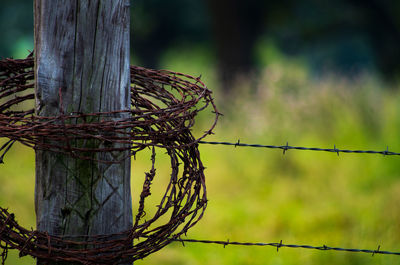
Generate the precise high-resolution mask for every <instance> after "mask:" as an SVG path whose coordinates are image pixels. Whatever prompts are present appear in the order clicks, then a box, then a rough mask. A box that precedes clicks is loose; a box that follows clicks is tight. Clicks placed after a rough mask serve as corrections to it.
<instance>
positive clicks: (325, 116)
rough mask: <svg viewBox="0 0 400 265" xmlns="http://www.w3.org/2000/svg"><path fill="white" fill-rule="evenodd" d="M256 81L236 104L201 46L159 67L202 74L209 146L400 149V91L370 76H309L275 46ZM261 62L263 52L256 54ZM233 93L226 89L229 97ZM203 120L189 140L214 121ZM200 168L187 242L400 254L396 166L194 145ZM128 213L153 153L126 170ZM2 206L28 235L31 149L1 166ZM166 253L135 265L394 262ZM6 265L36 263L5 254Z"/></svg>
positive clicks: (163, 178) (239, 93)
mask: <svg viewBox="0 0 400 265" xmlns="http://www.w3.org/2000/svg"><path fill="white" fill-rule="evenodd" d="M263 52H265V53H266V54H267V55H268V57H269V58H276V59H274V60H271V61H269V62H268V64H267V62H264V63H262V65H263V67H262V68H261V70H260V72H259V73H258V75H259V78H258V79H257V80H255V81H249V80H239V81H238V84H237V86H236V87H235V88H233V90H234V91H235V94H234V95H235V96H232V95H225V94H224V92H223V91H220V90H218V84H217V81H216V73H215V67H214V65H215V62H213V61H212V56H211V55H210V54H208V53H207V51H206V49H203V48H200V47H199V48H194V49H191V50H185V49H183V48H179V49H176V50H171V51H170V52H167V53H166V54H165V55H164V58H163V66H164V67H163V68H167V69H170V70H174V71H181V72H185V73H188V74H193V75H196V76H198V75H199V74H200V73H202V76H203V80H204V81H205V82H206V84H208V86H209V87H210V88H211V89H214V88H215V94H216V95H215V98H216V100H217V101H218V103H219V104H218V105H219V106H220V109H221V111H222V112H223V113H224V116H223V117H222V118H221V121H220V123H219V124H218V126H217V128H216V130H215V135H213V136H210V137H208V138H207V140H215V141H232V142H236V141H237V140H238V139H239V138H240V140H241V142H246V143H261V144H275V145H281V144H286V142H289V144H292V145H298V146H310V147H312V146H315V147H329V148H332V147H333V145H334V144H335V145H336V147H337V148H349V149H376V150H385V149H386V147H387V145H389V150H391V151H400V140H399V137H398V135H397V133H398V132H399V131H400V105H399V104H398V98H399V96H400V95H399V92H398V90H399V89H398V88H396V87H389V86H388V85H386V84H383V83H381V82H380V81H379V80H378V78H377V77H376V76H374V74H372V73H365V74H363V75H360V76H357V77H355V78H354V79H352V80H349V79H344V78H341V77H340V76H337V75H335V74H334V73H332V74H331V75H325V76H322V77H318V78H316V77H314V76H312V74H311V73H310V72H309V70H308V67H307V66H306V65H304V64H303V63H302V60H301V59H297V60H289V59H288V58H282V56H279V54H277V55H275V56H271V55H270V53H277V52H276V51H274V50H273V49H272V48H271V49H270V50H268V51H263ZM259 57H260V60H263V58H264V57H263V55H262V54H261V53H260V56H259ZM232 93H233V92H232ZM211 117H212V116H211V115H210V114H207V113H205V114H202V115H200V117H199V120H198V122H197V125H196V128H195V131H194V133H195V134H196V135H199V134H200V133H201V131H203V130H204V129H206V128H207V126H208V125H209V124H210V122H211V121H210V118H211ZM200 151H201V156H202V159H203V160H204V164H205V166H206V167H207V169H206V177H207V190H208V198H209V204H208V208H207V211H206V214H205V216H204V218H203V220H202V221H200V223H198V225H197V226H195V227H194V228H193V229H192V230H190V231H189V233H188V237H190V238H198V239H211V240H213V239H215V240H226V239H229V240H231V241H249V242H279V241H280V240H283V243H287V244H311V245H324V244H325V245H328V246H340V247H349V248H368V249H376V248H377V246H378V245H380V246H381V249H382V250H389V251H398V250H400V222H399V220H400V211H398V209H399V208H400V163H399V157H394V156H386V157H384V156H380V155H368V154H364V155H362V154H360V155H358V154H340V156H337V155H336V154H333V153H321V152H309V151H295V150H292V151H288V152H287V153H286V154H285V155H284V156H283V155H282V152H281V151H277V150H265V149H252V148H241V147H237V148H232V147H226V146H208V145H201V146H200ZM163 153H164V152H163V150H158V151H157V159H158V160H157V166H158V168H157V173H158V174H159V175H157V177H156V180H155V182H154V185H153V187H152V194H153V196H152V198H151V199H150V200H149V202H148V204H147V206H148V207H149V210H148V212H151V211H152V209H153V210H154V209H155V206H156V205H157V204H158V200H159V196H160V194H161V192H162V191H163V189H164V187H165V184H166V183H167V181H168V178H169V165H168V159H167V157H166V156H165V155H164V154H163ZM132 163H133V170H132V176H133V181H132V188H133V193H134V194H133V207H134V209H136V208H137V202H138V195H139V192H140V189H141V187H142V182H143V179H144V173H143V172H145V171H148V169H149V166H150V154H149V152H141V153H139V154H138V155H137V157H136V160H133V161H132ZM0 167H1V169H0V172H1V173H0V182H1V183H2V184H1V185H0V205H1V206H3V207H10V210H11V211H13V212H14V213H15V214H16V217H17V220H18V221H19V222H20V223H21V224H22V225H24V226H26V227H35V218H34V202H33V198H34V152H33V151H32V150H29V149H27V148H25V147H23V146H21V145H18V144H16V145H15V146H14V147H13V148H12V149H11V151H10V152H9V153H8V154H7V156H6V158H5V164H4V165H1V166H0ZM185 245H186V247H182V245H181V244H177V243H176V244H175V243H173V244H171V245H170V246H168V247H166V248H164V249H162V250H161V251H159V252H157V253H155V254H152V255H151V256H149V257H148V258H146V259H144V260H142V261H137V262H135V264H150V265H151V264H167V265H168V264H171V265H172V264H184V265H197V264H249V265H250V264H252V265H257V264H285V265H291V264H311V265H312V264H363V265H364V264H398V263H399V257H396V256H388V255H375V256H374V257H371V255H368V254H357V253H342V252H322V251H316V250H315V251H314V250H304V249H284V248H283V249H280V250H279V252H277V251H276V249H275V248H268V247H235V246H227V247H226V248H223V247H222V246H215V245H201V244H190V243H187V244H185ZM8 264H34V261H33V259H31V258H29V257H24V258H22V259H18V254H17V253H16V252H11V253H10V256H9V260H8Z"/></svg>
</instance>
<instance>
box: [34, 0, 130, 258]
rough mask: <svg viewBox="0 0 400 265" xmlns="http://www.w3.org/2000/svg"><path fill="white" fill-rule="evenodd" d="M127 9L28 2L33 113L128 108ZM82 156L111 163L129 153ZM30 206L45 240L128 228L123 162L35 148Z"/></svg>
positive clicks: (81, 0) (86, 0)
mask: <svg viewBox="0 0 400 265" xmlns="http://www.w3.org/2000/svg"><path fill="white" fill-rule="evenodd" d="M129 9H130V8H129V0H112V1H111V0H108V1H104V0H91V1H90V0H76V1H64V0H35V1H34V13H35V16H34V17H35V93H36V113H37V115H38V116H57V115H60V114H61V113H62V112H64V113H65V115H68V114H69V113H71V112H81V113H92V112H109V111H113V110H122V109H129V108H130V97H129V93H130V92H129V91H130V74H129V73H130V71H129V24H130V16H129V12H130V10H129ZM59 92H61V96H60V93H59ZM60 99H62V104H61V102H60ZM124 115H126V114H123V115H121V114H120V115H118V116H113V117H108V118H109V119H120V118H123V116H124ZM96 119H98V118H96ZM73 122H76V123H79V122H82V121H81V120H76V121H73ZM86 122H90V120H89V121H86ZM43 140H44V141H46V139H43ZM70 144H73V145H74V146H76V147H92V148H93V147H96V146H98V145H100V144H102V143H99V142H96V141H79V140H77V141H74V142H72V143H70ZM84 155H87V156H91V157H92V158H95V159H101V160H108V161H115V160H120V159H122V158H123V157H125V156H127V155H129V151H123V152H108V153H105V152H103V153H86V154H84ZM35 208H36V209H35V210H36V215H37V229H38V230H41V231H47V232H48V233H49V234H52V235H96V234H108V233H116V232H121V231H124V230H127V229H130V227H131V225H132V208H131V193H130V158H127V159H124V160H123V162H121V163H118V164H111V165H110V164H104V163H100V162H95V161H90V160H81V159H76V158H72V157H70V156H68V155H63V154H59V153H54V152H51V151H45V150H37V151H36V187H35ZM38 263H39V264H42V263H44V262H42V261H39V262H38ZM52 264H58V263H52ZM64 264H65V263H64ZM67 264H71V263H67Z"/></svg>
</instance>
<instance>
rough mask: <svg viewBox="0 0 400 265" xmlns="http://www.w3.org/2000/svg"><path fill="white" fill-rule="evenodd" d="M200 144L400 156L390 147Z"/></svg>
mask: <svg viewBox="0 0 400 265" xmlns="http://www.w3.org/2000/svg"><path fill="white" fill-rule="evenodd" d="M199 144H209V145H228V146H234V147H238V146H240V147H255V148H268V149H281V150H283V154H285V153H286V151H288V150H302V151H320V152H330V153H336V154H338V155H339V153H355V154H381V155H384V156H386V155H388V156H389V155H392V156H399V155H400V153H397V152H392V151H389V147H387V148H386V150H384V151H375V150H349V149H339V148H336V145H334V147H333V148H319V147H303V146H291V145H289V144H288V143H286V145H263V144H246V143H241V142H240V141H237V142H236V143H232V142H214V141H199Z"/></svg>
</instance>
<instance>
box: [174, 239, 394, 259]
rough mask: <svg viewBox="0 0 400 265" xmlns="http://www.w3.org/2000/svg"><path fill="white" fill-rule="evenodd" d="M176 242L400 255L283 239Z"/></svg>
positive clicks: (277, 249) (189, 240)
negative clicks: (300, 243) (262, 241)
mask: <svg viewBox="0 0 400 265" xmlns="http://www.w3.org/2000/svg"><path fill="white" fill-rule="evenodd" d="M174 241H175V242H181V243H182V245H183V246H185V243H202V244H216V245H222V246H224V248H225V247H226V246H229V245H234V246H250V247H255V246H258V247H275V248H276V251H279V249H280V248H303V249H315V250H331V251H345V252H353V253H367V254H372V255H375V254H383V255H397V256H399V255H400V252H392V251H384V250H380V248H381V246H380V245H378V247H377V249H376V250H371V249H358V248H342V247H329V246H327V245H322V246H310V245H296V244H284V243H282V240H281V241H280V242H279V243H278V242H274V243H261V242H256V243H254V242H237V241H229V240H227V241H221V240H201V239H174Z"/></svg>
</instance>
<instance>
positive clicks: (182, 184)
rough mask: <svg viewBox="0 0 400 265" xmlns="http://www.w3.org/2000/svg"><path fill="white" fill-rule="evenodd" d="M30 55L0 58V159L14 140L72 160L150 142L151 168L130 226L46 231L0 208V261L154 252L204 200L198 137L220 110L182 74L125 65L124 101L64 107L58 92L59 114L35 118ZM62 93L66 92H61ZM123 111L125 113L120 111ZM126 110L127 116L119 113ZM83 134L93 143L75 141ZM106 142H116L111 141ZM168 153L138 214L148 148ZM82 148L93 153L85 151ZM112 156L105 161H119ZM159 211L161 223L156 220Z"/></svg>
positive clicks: (103, 260)
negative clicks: (195, 131) (160, 184)
mask: <svg viewBox="0 0 400 265" xmlns="http://www.w3.org/2000/svg"><path fill="white" fill-rule="evenodd" d="M33 67H34V58H33V56H29V57H28V58H26V59H23V60H13V59H6V60H0V138H6V139H8V140H6V141H5V143H4V144H3V145H2V146H0V162H3V159H4V156H5V155H6V153H7V152H8V151H9V150H10V149H11V148H12V146H13V144H14V143H15V142H19V143H21V144H23V145H26V146H28V147H32V148H34V149H39V150H49V151H53V152H58V153H61V154H65V155H69V156H71V157H73V158H76V159H85V160H95V161H98V162H100V163H108V162H109V161H102V160H100V159H99V157H100V155H101V153H102V152H111V151H126V150H129V151H130V152H131V155H135V154H136V152H138V151H140V150H143V149H144V148H150V149H151V150H152V154H151V162H152V165H151V169H150V170H149V172H147V173H145V178H144V183H143V188H142V191H141V192H140V199H139V206H138V209H137V213H136V215H135V216H134V220H133V223H134V224H133V226H132V228H131V229H130V230H128V231H124V232H122V233H119V234H111V235H49V234H47V233H46V232H42V231H35V230H33V229H31V230H28V229H25V228H24V227H22V226H20V225H19V224H18V223H17V222H16V220H15V217H14V215H13V214H12V213H9V212H8V210H7V209H5V208H2V207H0V249H2V250H3V253H2V256H1V257H2V262H3V263H4V261H5V259H6V257H7V251H8V250H9V249H17V250H19V251H20V256H24V255H30V256H32V257H34V258H38V259H41V260H47V261H71V262H77V263H81V264H86V265H94V264H119V263H121V262H128V261H129V262H130V261H134V260H137V259H142V258H144V257H146V256H147V255H149V254H151V253H153V252H156V251H158V250H159V249H161V248H163V247H164V246H166V245H168V244H169V243H171V242H172V240H173V239H176V238H178V237H179V236H181V235H182V234H184V233H186V232H187V231H188V230H189V229H190V228H191V227H193V226H194V225H195V224H196V223H197V222H198V221H199V220H200V219H201V218H202V216H203V214H204V211H205V208H206V206H207V193H206V186H205V176H204V166H203V164H202V161H201V159H200V153H199V150H198V145H197V143H198V141H199V140H201V139H203V138H204V137H205V136H207V135H209V134H212V130H213V128H214V127H215V125H216V122H217V120H218V116H219V115H220V114H219V112H218V111H217V108H216V106H215V104H214V101H213V98H212V97H211V91H210V90H209V89H208V88H207V87H206V85H205V84H204V83H203V82H202V81H201V80H200V78H199V77H192V76H189V75H186V74H182V73H177V72H171V71H166V70H151V69H146V68H142V67H138V66H131V68H130V74H131V82H132V83H131V91H130V92H131V108H130V109H128V110H119V111H113V112H98V113H79V112H72V113H64V112H63V108H62V101H63V97H65V96H66V95H62V93H61V89H60V91H59V102H58V103H59V106H60V111H59V115H57V116H54V117H43V116H40V115H38V114H37V113H36V111H35V108H34V105H35V103H34V99H35V96H34V93H33V87H34V83H33V82H34V80H33V79H34V74H33ZM67 96H68V95H67ZM207 108H210V109H211V110H212V112H213V113H214V115H215V120H214V122H213V123H212V124H211V126H210V127H209V129H207V130H206V131H205V133H204V134H203V135H201V136H200V137H197V138H195V137H194V136H193V135H192V133H191V128H192V126H193V125H194V122H195V117H196V115H197V113H198V112H200V111H203V110H205V109H207ZM127 114H129V115H127ZM127 116H128V117H127ZM82 140H90V141H93V142H95V143H96V144H94V145H93V146H94V147H81V146H78V145H77V144H76V142H78V141H81V142H82ZM108 143H116V144H118V145H111V146H112V147H110V144H108ZM155 147H157V148H162V149H164V150H165V151H166V152H167V154H168V156H169V158H170V165H171V173H170V175H169V178H170V179H169V184H168V185H167V186H166V188H165V192H164V194H163V195H162V196H161V201H160V203H159V204H158V205H157V206H156V207H155V213H154V215H153V216H150V215H146V210H147V209H148V206H147V207H146V199H147V198H148V197H149V196H150V195H151V193H150V188H151V185H152V183H153V180H154V179H155V178H156V169H155V160H156V149H155ZM87 153H91V154H94V156H92V155H91V156H90V157H87V155H85V154H87ZM119 162H120V161H111V163H119ZM160 218H162V220H164V223H162V222H160Z"/></svg>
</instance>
